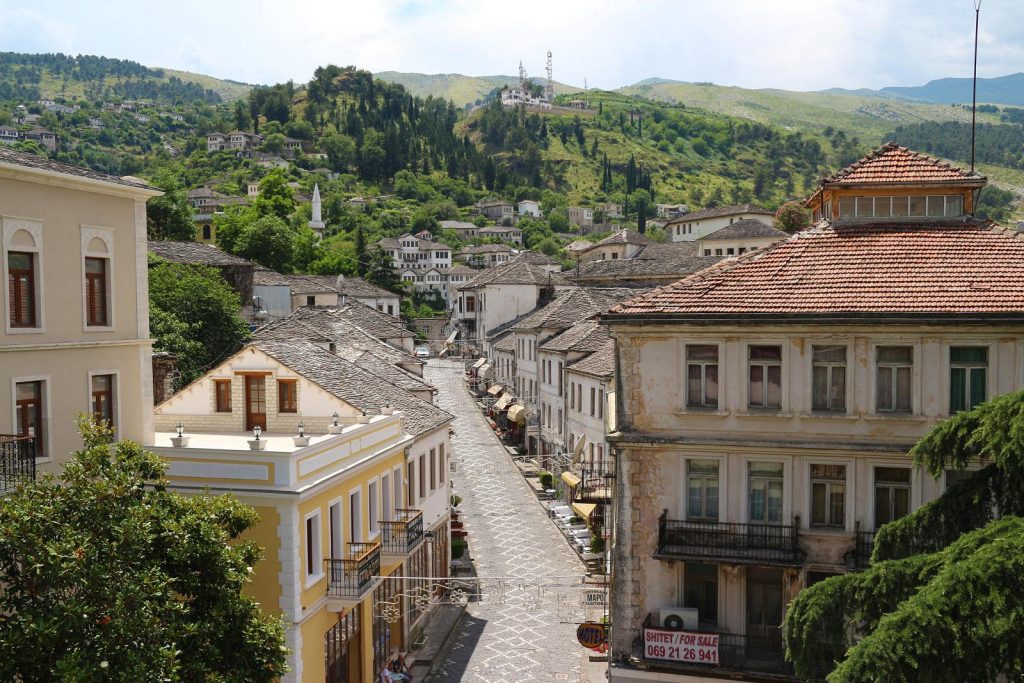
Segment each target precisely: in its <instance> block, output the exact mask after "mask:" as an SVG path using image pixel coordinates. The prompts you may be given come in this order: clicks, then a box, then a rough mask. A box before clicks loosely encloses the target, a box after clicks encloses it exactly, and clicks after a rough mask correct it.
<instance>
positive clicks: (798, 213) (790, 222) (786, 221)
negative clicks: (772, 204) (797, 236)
mask: <svg viewBox="0 0 1024 683" xmlns="http://www.w3.org/2000/svg"><path fill="white" fill-rule="evenodd" d="M808 225H810V217H809V216H808V215H807V209H805V208H804V207H803V205H802V204H801V203H800V202H786V203H785V204H783V205H782V206H780V207H779V210H778V211H776V212H775V227H776V228H778V229H779V230H782V231H783V232H788V233H789V234H791V235H792V234H793V233H794V232H798V231H800V230H803V229H804V228H806V227H807V226H808Z"/></svg>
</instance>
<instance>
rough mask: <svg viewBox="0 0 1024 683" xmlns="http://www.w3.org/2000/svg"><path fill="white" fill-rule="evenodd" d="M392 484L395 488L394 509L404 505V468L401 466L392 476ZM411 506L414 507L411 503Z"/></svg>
mask: <svg viewBox="0 0 1024 683" xmlns="http://www.w3.org/2000/svg"><path fill="white" fill-rule="evenodd" d="M391 486H392V487H393V488H394V489H395V495H394V498H395V499H394V502H393V503H392V505H393V507H392V510H398V509H400V508H401V507H403V506H402V470H401V468H399V469H396V470H395V471H394V472H393V474H392V478H391ZM410 507H412V506H411V505H410Z"/></svg>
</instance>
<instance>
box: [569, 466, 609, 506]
mask: <svg viewBox="0 0 1024 683" xmlns="http://www.w3.org/2000/svg"><path fill="white" fill-rule="evenodd" d="M578 476H579V478H580V485H579V486H578V487H577V488H576V500H578V501H580V502H581V503H596V502H601V501H607V500H611V497H612V477H613V475H612V473H611V472H610V471H609V470H608V468H604V467H596V468H583V469H581V470H580V471H579V475H578Z"/></svg>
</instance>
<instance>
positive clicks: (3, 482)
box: [0, 434, 36, 495]
mask: <svg viewBox="0 0 1024 683" xmlns="http://www.w3.org/2000/svg"><path fill="white" fill-rule="evenodd" d="M35 478H36V442H35V439H34V438H33V437H31V436H14V435H11V434H0V495H3V494H5V493H7V492H8V491H13V490H14V488H15V487H16V486H17V485H18V484H23V483H29V482H32V481H35Z"/></svg>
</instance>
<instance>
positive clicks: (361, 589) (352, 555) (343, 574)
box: [324, 542, 380, 598]
mask: <svg viewBox="0 0 1024 683" xmlns="http://www.w3.org/2000/svg"><path fill="white" fill-rule="evenodd" d="M347 550H348V557H347V558H341V559H337V558H331V559H329V560H324V563H325V564H326V565H327V578H328V581H327V596H328V597H332V598H358V597H361V596H363V595H364V594H365V593H366V591H367V590H369V589H370V588H371V587H372V586H373V577H375V576H379V575H380V543H376V542H375V543H349V544H348V546H347Z"/></svg>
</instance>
